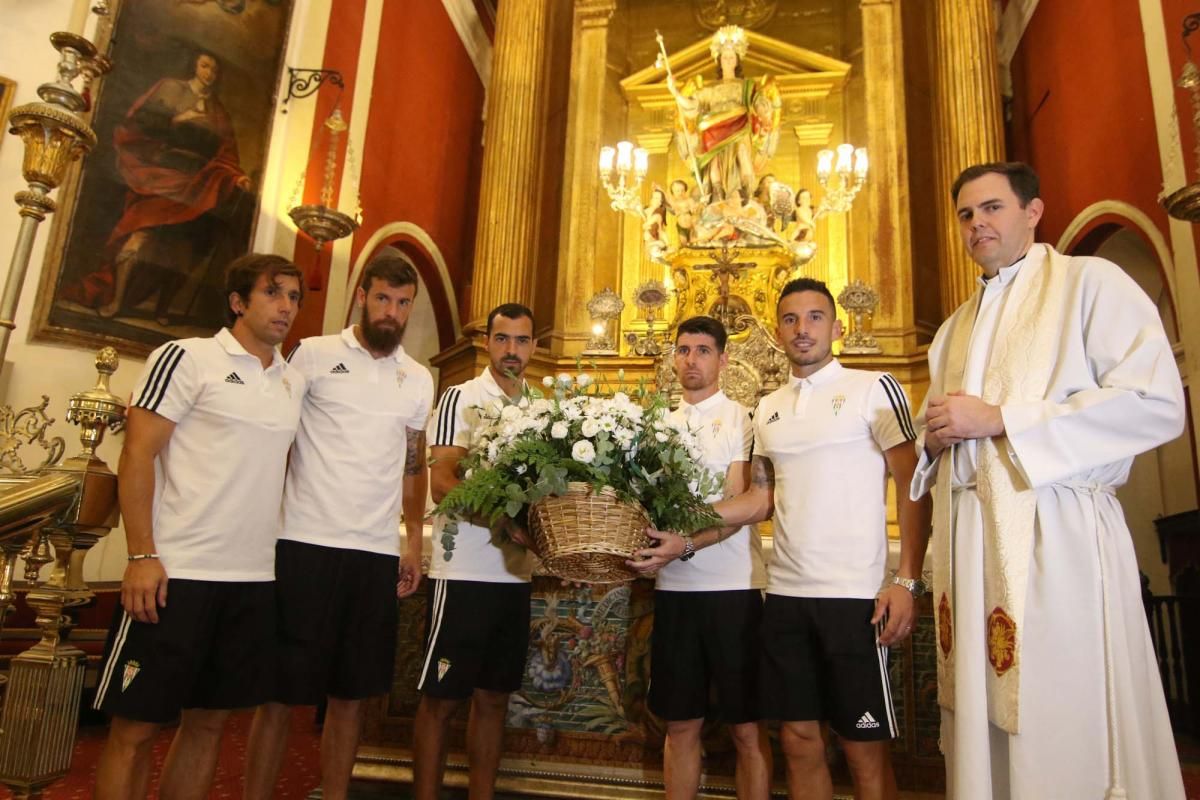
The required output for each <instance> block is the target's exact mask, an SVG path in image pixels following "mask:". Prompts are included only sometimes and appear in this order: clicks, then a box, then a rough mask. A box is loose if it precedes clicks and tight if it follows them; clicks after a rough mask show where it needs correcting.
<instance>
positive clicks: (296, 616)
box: [273, 539, 400, 706]
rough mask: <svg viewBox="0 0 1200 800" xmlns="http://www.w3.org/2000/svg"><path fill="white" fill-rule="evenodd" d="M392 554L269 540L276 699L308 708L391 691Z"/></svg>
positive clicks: (397, 565) (394, 607) (394, 563)
mask: <svg viewBox="0 0 1200 800" xmlns="http://www.w3.org/2000/svg"><path fill="white" fill-rule="evenodd" d="M399 569H400V559H399V557H397V556H389V555H383V554H382V553H367V552H364V551H362V550H347V549H344V548H339V547H324V546H322V545H318V544H309V543H307V542H293V541H289V540H286V539H281V540H280V541H279V542H278V543H276V545H275V587H276V597H277V601H278V602H277V608H278V615H279V616H278V627H279V645H278V652H279V659H278V677H277V683H276V686H275V691H274V693H273V694H274V700H275V701H276V702H280V703H286V704H288V705H293V706H313V705H317V704H318V703H320V702H321V701H322V700H324V699H325V698H326V697H336V698H339V699H342V700H361V699H363V698H367V697H374V696H375V695H379V694H384V693H386V692H387V691H389V690H390V689H391V686H392V672H393V670H394V668H395V663H396V627H397V618H398V612H397V603H398V602H399V601H398V600H397V599H396V580H397V577H398V572H399Z"/></svg>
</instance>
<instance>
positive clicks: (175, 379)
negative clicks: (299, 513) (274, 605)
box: [133, 329, 304, 582]
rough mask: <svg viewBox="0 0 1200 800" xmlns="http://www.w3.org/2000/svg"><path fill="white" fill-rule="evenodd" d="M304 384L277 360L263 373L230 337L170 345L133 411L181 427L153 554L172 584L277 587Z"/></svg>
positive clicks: (162, 472) (165, 480)
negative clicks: (282, 504)
mask: <svg viewBox="0 0 1200 800" xmlns="http://www.w3.org/2000/svg"><path fill="white" fill-rule="evenodd" d="M303 397H304V378H303V377H301V375H300V373H299V372H297V371H296V370H295V369H293V368H292V367H291V366H290V365H289V364H288V363H287V362H286V361H284V360H283V357H282V356H281V355H280V354H279V353H278V352H276V353H275V358H274V360H273V361H272V362H271V366H269V367H267V368H266V369H263V367H262V362H261V361H259V359H258V356H255V355H251V354H250V353H248V352H246V349H245V348H244V347H242V346H241V344H239V343H238V341H237V339H235V338H233V334H232V333H230V332H229V331H228V330H227V329H222V330H221V331H219V332H218V333H217V334H216V336H213V337H211V338H206V339H180V340H178V341H175V342H168V343H166V344H164V345H162V346H161V347H159V348H158V349H157V350H155V351H154V352H153V353H151V354H150V358H149V359H148V360H147V361H146V369H145V371H144V372H143V373H142V377H141V378H140V379H139V380H138V383H137V386H136V387H135V388H134V390H133V405H134V406H136V407H138V408H144V409H146V410H147V411H153V412H154V413H156V414H159V415H161V416H163V417H166V418H167V419H169V420H171V421H172V422H174V423H175V430H174V432H173V433H172V434H171V438H170V440H169V441H168V442H167V445H166V447H164V448H163V449H162V452H160V453H159V455H158V458H157V459H156V460H155V476H154V477H155V480H154V511H153V517H152V520H153V529H154V547H155V549H156V550H157V552H158V555H159V560H160V561H161V562H162V565H163V569H165V570H166V571H167V576H168V577H170V578H183V579H187V580H203V581H229V582H234V581H273V580H275V539H276V537H277V536H278V533H279V501H280V498H281V496H282V493H283V474H284V468H285V465H286V464H287V453H288V448H289V447H291V444H292V439H293V438H295V435H296V427H297V426H298V424H299V422H300V403H301V400H302V398H303Z"/></svg>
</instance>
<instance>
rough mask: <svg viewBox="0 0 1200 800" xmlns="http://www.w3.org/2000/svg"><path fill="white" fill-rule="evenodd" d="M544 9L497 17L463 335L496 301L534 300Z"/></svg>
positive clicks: (509, 7)
mask: <svg viewBox="0 0 1200 800" xmlns="http://www.w3.org/2000/svg"><path fill="white" fill-rule="evenodd" d="M548 6H549V0H505V2H504V3H503V4H502V5H501V6H500V9H499V10H498V11H497V13H496V34H495V49H494V51H493V56H492V77H491V83H490V85H489V86H488V90H487V106H486V107H487V121H486V126H485V128H484V137H485V138H484V147H483V169H482V173H481V178H480V180H481V186H480V192H479V225H478V228H477V229H476V235H475V269H474V277H473V283H472V287H471V306H470V314H469V315H468V319H469V320H470V322H469V323H468V324H467V330H468V331H470V330H481V329H482V328H483V324H484V322H485V320H486V318H487V314H488V312H489V311H491V310H492V309H493V308H495V307H496V306H497V305H499V304H501V303H509V302H517V303H526V304H528V303H530V302H531V301H532V299H533V277H534V261H535V260H536V254H537V233H538V220H537V212H538V209H537V205H538V196H539V193H538V176H539V175H540V170H539V169H538V159H539V156H540V155H541V150H542V134H543V130H544V127H545V124H544V123H545V114H544V113H543V105H544V102H543V98H544V96H545V85H544V83H543V81H544V76H543V73H544V69H545V56H546V53H547V51H548V47H547V45H546V36H547V22H548V17H549V7H548Z"/></svg>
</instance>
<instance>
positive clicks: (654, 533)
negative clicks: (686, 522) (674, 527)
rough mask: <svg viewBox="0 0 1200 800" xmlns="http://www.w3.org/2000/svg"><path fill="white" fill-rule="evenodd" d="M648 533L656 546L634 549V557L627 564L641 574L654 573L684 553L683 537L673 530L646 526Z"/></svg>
mask: <svg viewBox="0 0 1200 800" xmlns="http://www.w3.org/2000/svg"><path fill="white" fill-rule="evenodd" d="M646 535H647V536H649V537H650V538H651V539H653V540H654V543H655V546H653V547H644V548H642V549H641V550H635V551H633V558H631V559H630V560H628V561H626V562H625V564H626V566H628V567H629V568H630V569H631V570H633V571H634V572H637V573H639V574H641V575H653V574H654V573H656V572H658V571H659V570H660V569H662V568H663V567H665V566H666V565H667V564H670V563H671V562H672V561H674V560H675V559H677V558H679V557H680V556H681V555H683V554H684V551H685V546H684V545H685V543H684V541H683V537H682V536H680V535H679V534H678V533H674V532H672V531H659V530H655V529H654V528H646Z"/></svg>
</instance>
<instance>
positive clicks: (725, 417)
mask: <svg viewBox="0 0 1200 800" xmlns="http://www.w3.org/2000/svg"><path fill="white" fill-rule="evenodd" d="M671 419H672V421H674V422H676V423H682V424H685V425H687V427H688V428H689V429H690V430H692V431H693V432H694V433H695V434H696V438H697V439H699V440H700V447H701V449H702V450H703V451H704V460H703V464H704V467H705V468H706V469H709V470H711V471H712V472H715V473H716V474H718V475H720V476H722V478H723V477H724V476H725V474H726V472H728V471H729V467H730V465H731V464H733V463H735V462H738V461H749V460H750V449H751V445H752V444H753V442H754V428H753V423H752V422H751V421H750V412H749V410H748V409H747V408H746V407H745V406H743V405H741V404H740V403H738V402H736V401H734V400H731V399H729V397H727V396H726V395H725V393H724V392H721V391H718V392H717V393H716V394H714V395H712V396H711V397H706V398H705V399H703V400H701V401H700V402H699V403H696V404H695V405H691V404H689V403H687V402H680V404H679V408H677V409H675V410H674V411H672V412H671ZM724 496H725V493H724V491H720V492H717V493H716V494H714V495H712V496H711V497H708V498H706V499H707V500H708V501H709V502H714V501H717V500H721V499H723V498H724ZM766 585H767V570H766V568H765V567H764V566H763V557H762V540H761V539H760V538H759V535H758V531H757V529H755V528H754V527H752V526H749V525H747V526H745V527H742V528H740V529H739V530H737V531H736V532H735V533H733V534H732V535H731V536H728V537H726V538H725V539H724V540H722V541H720V542H717V543H716V544H714V545H710V546H708V547H706V548H704V549H703V550H697V551H696V554H695V555H694V556H692V557H691V558H690V559H688V560H687V561H680V560H678V559H676V560H675V561H672V562H671V563H670V564H667V565H666V566H665V567H663V568H662V569H661V570H659V572H658V579H657V583H656V586H657V588H659V589H662V590H664V591H670V592H716V591H728V590H731V589H761V588H763V587H764V586H766Z"/></svg>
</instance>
